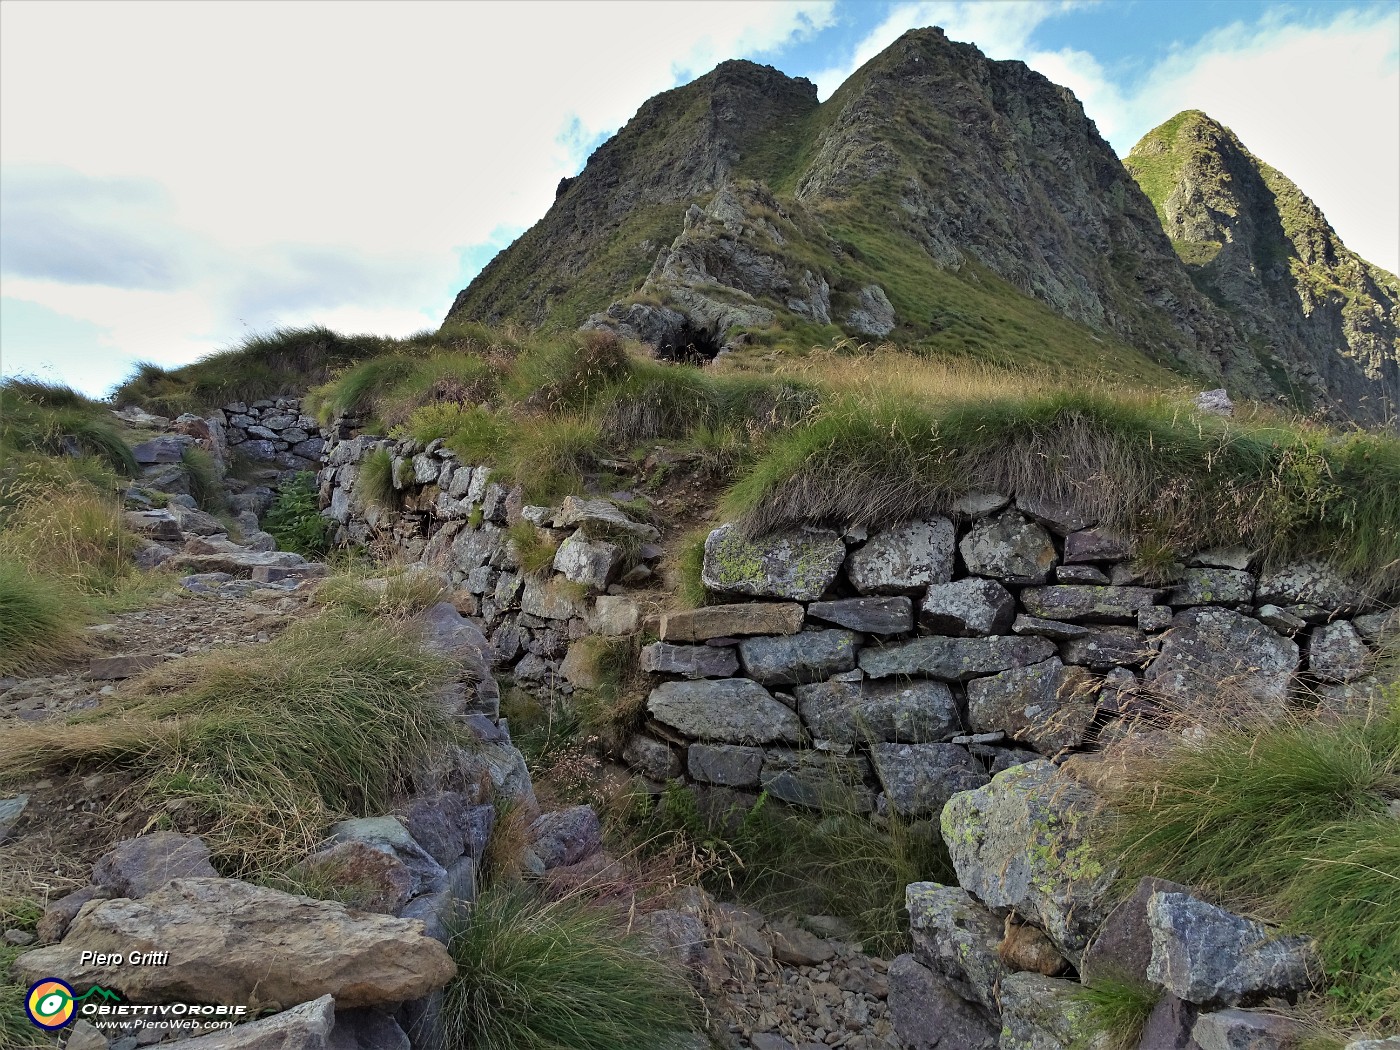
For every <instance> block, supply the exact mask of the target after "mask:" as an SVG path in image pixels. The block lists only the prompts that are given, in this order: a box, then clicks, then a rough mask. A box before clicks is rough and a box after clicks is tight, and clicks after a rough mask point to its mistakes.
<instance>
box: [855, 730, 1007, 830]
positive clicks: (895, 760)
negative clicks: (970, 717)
mask: <svg viewBox="0 0 1400 1050" xmlns="http://www.w3.org/2000/svg"><path fill="white" fill-rule="evenodd" d="M870 758H871V761H872V762H873V763H874V765H875V773H876V775H877V776H878V777H879V778H880V786H881V787H883V788H884V790H885V797H886V798H887V799H888V800H889V804H890V806H891V807H893V809H894V811H895V812H896V813H898V814H899V815H900V816H902V817H918V816H928V815H929V814H931V813H938V812H939V811H940V810H942V809H943V806H944V804H945V803H946V802H947V801H948V800H949V799H950V798H952V797H953V796H954V795H956V794H957V793H958V792H960V791H969V790H971V789H973V788H976V787H980V786H981V785H983V784H985V783H986V782H987V773H986V771H985V770H984V769H983V768H982V764H981V763H980V762H978V761H977V759H975V758H973V757H972V755H970V754H968V752H967V750H966V749H965V748H962V747H959V746H958V745H957V744H875V745H874V746H873V747H872V748H871V749H870Z"/></svg>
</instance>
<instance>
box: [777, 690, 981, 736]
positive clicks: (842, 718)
mask: <svg viewBox="0 0 1400 1050" xmlns="http://www.w3.org/2000/svg"><path fill="white" fill-rule="evenodd" d="M793 694H794V695H795V696H796V697H797V713H798V714H799V715H801V716H802V722H803V724H804V725H805V726H806V727H807V731H808V732H809V733H811V735H812V736H813V737H815V738H816V739H817V740H830V741H832V742H834V743H840V744H858V743H863V742H865V741H867V740H869V741H884V742H887V743H896V742H899V743H906V744H919V743H932V742H936V741H945V740H949V739H951V738H952V737H953V736H955V735H956V734H957V733H959V732H961V731H962V718H961V717H960V716H959V714H958V704H957V701H956V700H955V699H954V698H953V693H952V690H950V689H949V688H948V686H946V685H945V684H944V683H942V682H931V681H921V680H919V679H914V680H912V681H908V682H900V681H880V682H872V681H855V682H852V681H843V680H833V681H830V682H820V683H818V684H816V685H800V686H798V687H797V688H796V689H794V690H793Z"/></svg>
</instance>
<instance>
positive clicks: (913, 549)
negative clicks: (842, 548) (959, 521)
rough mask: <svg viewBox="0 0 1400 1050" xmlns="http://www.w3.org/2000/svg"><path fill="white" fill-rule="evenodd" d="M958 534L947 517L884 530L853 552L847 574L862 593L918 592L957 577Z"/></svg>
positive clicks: (848, 560)
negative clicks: (954, 556) (954, 560)
mask: <svg viewBox="0 0 1400 1050" xmlns="http://www.w3.org/2000/svg"><path fill="white" fill-rule="evenodd" d="M955 536H956V533H955V532H954V531H953V523H952V522H951V521H949V520H948V519H947V518H930V519H929V520H927V521H911V522H906V523H904V524H902V525H896V526H894V527H893V528H888V529H884V530H882V531H880V532H877V533H876V534H875V535H874V536H872V537H871V538H870V539H869V540H868V541H867V542H866V544H865V546H863V547H861V548H860V549H859V550H856V551H852V552H851V556H850V558H848V559H847V562H846V577H847V579H849V580H850V581H851V586H853V587H854V588H855V589H856V590H857V591H859V592H860V593H861V594H917V593H919V592H920V591H922V590H924V589H925V588H927V587H928V586H929V585H930V584H933V583H946V582H947V581H948V580H951V579H952V578H953V540H954V537H955Z"/></svg>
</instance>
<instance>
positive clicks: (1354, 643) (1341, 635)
mask: <svg viewBox="0 0 1400 1050" xmlns="http://www.w3.org/2000/svg"><path fill="white" fill-rule="evenodd" d="M1370 662H1371V651H1370V650H1369V649H1367V648H1366V643H1365V642H1363V641H1362V640H1361V637H1360V635H1358V634H1357V633H1356V628H1355V627H1353V626H1352V625H1351V624H1349V623H1347V622H1346V621H1345V620H1338V621H1337V622H1336V623H1329V624H1327V625H1326V626H1324V627H1318V628H1316V629H1315V630H1314V631H1313V633H1312V637H1311V638H1309V639H1308V670H1309V671H1310V672H1312V675H1313V677H1314V678H1316V679H1318V680H1319V681H1323V682H1354V681H1356V680H1357V679H1358V678H1363V677H1365V675H1366V671H1367V670H1368V668H1369V665H1370Z"/></svg>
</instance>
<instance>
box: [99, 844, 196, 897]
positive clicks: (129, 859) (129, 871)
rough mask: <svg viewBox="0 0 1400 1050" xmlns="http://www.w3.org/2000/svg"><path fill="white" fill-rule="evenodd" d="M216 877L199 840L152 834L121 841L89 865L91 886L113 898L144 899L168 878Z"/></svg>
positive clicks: (168, 879)
mask: <svg viewBox="0 0 1400 1050" xmlns="http://www.w3.org/2000/svg"><path fill="white" fill-rule="evenodd" d="M217 874H218V873H217V872H216V871H215V870H214V866H213V865H212V864H210V863H209V848H208V847H207V846H205V845H204V842H203V840H202V839H199V838H197V837H195V836H194V835H181V834H179V833H177V832H174V831H155V832H152V833H151V834H149V835H138V836H137V837H136V838H134V839H123V840H122V841H121V842H118V843H117V844H116V845H115V846H113V847H112V848H111V849H110V850H108V851H107V852H106V853H105V854H103V855H102V857H101V858H100V859H99V860H98V861H97V863H96V864H94V865H93V866H92V884H93V885H94V886H96V887H97V888H98V889H99V890H102V891H103V892H105V893H107V894H109V895H111V896H113V897H144V896H146V895H147V894H148V893H152V892H154V891H155V890H158V889H160V888H161V887H162V886H164V885H165V884H166V883H167V882H169V881H170V880H171V879H184V878H201V877H204V876H209V877H212V876H214V875H217Z"/></svg>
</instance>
